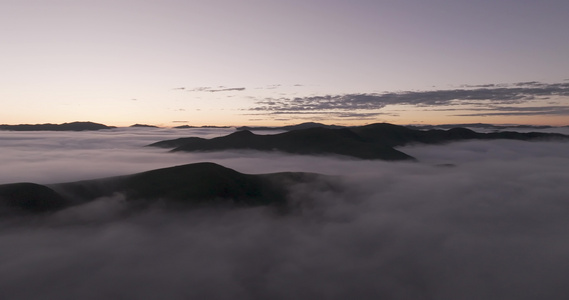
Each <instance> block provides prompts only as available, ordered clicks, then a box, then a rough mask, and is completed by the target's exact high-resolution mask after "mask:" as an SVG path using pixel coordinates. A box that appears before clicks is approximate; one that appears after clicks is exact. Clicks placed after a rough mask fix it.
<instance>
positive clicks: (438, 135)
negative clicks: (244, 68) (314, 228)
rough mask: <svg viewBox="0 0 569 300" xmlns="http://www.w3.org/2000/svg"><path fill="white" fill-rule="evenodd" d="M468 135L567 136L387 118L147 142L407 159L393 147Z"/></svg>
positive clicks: (197, 147)
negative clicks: (419, 125)
mask: <svg viewBox="0 0 569 300" xmlns="http://www.w3.org/2000/svg"><path fill="white" fill-rule="evenodd" d="M473 139H478V140H491V139H511V140H523V141H528V140H561V139H564V140H568V139H569V136H566V135H563V134H557V133H538V132H530V133H518V132H511V131H502V132H493V133H478V132H475V131H472V130H470V129H466V128H452V129H448V130H441V129H431V130H417V129H411V128H408V127H405V126H399V125H393V124H388V123H376V124H370V125H365V126H359V127H350V128H339V129H331V128H323V127H312V128H307V129H298V130H291V131H287V132H283V133H279V134H272V135H256V134H254V133H252V132H250V131H248V130H244V131H238V132H235V133H232V134H229V135H226V136H222V137H216V138H212V139H204V138H198V137H188V138H179V139H174V140H165V141H160V142H156V143H153V144H150V145H148V146H152V147H162V148H171V149H172V150H171V151H189V152H195V151H220V150H230V149H234V150H237V149H241V150H243V149H248V150H259V151H275V150H276V151H282V152H287V153H294V154H307V155H322V154H327V155H330V154H335V155H345V156H351V157H356V158H360V159H381V160H413V159H414V158H413V157H411V156H410V155H407V154H405V153H403V152H401V151H399V150H397V149H394V147H397V146H404V145H408V144H412V143H420V144H441V143H448V142H455V141H464V140H473Z"/></svg>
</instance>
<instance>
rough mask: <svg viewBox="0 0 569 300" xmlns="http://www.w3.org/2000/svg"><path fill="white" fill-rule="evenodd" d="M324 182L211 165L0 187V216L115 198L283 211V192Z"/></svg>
mask: <svg viewBox="0 0 569 300" xmlns="http://www.w3.org/2000/svg"><path fill="white" fill-rule="evenodd" d="M318 178H323V175H318V174H312V173H291V172H284V173H272V174H259V175H251V174H243V173H239V172H237V171H235V170H232V169H229V168H226V167H223V166H220V165H218V164H214V163H195V164H188V165H181V166H175V167H169V168H163V169H157V170H151V171H147V172H142V173H137V174H133V175H126V176H117V177H110V178H103V179H95V180H84V181H78V182H68V183H58V184H49V185H39V184H35V183H14V184H4V185H0V213H2V212H6V211H8V212H9V213H10V214H13V213H14V212H20V213H48V212H55V211H58V210H61V209H64V208H67V207H71V206H75V205H80V204H84V203H88V202H90V201H93V200H95V199H97V198H100V197H106V196H112V195H114V194H116V193H120V194H122V195H124V197H125V199H126V201H127V202H128V203H130V204H133V205H138V206H141V205H142V206H144V205H146V204H151V203H154V202H156V201H162V202H163V203H165V205H166V206H168V205H170V206H175V207H176V208H180V207H195V206H203V205H211V204H222V205H227V204H229V205H232V206H258V205H276V206H279V207H286V204H287V196H288V188H289V186H290V185H292V184H295V183H301V182H310V181H314V180H317V179H318Z"/></svg>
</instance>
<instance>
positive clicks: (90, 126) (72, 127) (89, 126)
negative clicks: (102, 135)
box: [0, 122, 116, 131]
mask: <svg viewBox="0 0 569 300" xmlns="http://www.w3.org/2000/svg"><path fill="white" fill-rule="evenodd" d="M111 128H116V127H114V126H107V125H104V124H99V123H93V122H72V123H63V124H50V123H47V124H19V125H6V124H4V125H0V130H13V131H86V130H101V129H111Z"/></svg>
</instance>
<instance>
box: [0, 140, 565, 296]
mask: <svg viewBox="0 0 569 300" xmlns="http://www.w3.org/2000/svg"><path fill="white" fill-rule="evenodd" d="M169 132H170V131H168V130H158V129H144V130H142V129H136V130H135V129H130V130H115V131H111V132H107V133H108V134H107V135H105V134H103V133H74V134H71V135H69V134H55V133H50V135H48V136H46V135H45V133H44V134H43V135H39V134H37V133H36V135H33V134H32V133H29V134H28V135H8V134H6V133H1V136H0V138H1V139H2V143H3V147H2V148H1V149H0V160H1V163H2V165H3V166H9V169H8V171H4V170H3V171H2V172H1V178H0V181H1V183H8V182H16V181H24V180H25V181H34V182H40V183H45V184H49V183H55V182H65V181H72V180H78V179H89V178H97V177H104V176H114V175H121V174H128V173H134V172H139V171H145V170H150V169H154V168H158V167H166V166H172V165H176V164H184V163H192V162H198V161H212V162H216V163H219V164H221V165H223V166H226V167H229V168H233V169H235V170H237V171H239V172H243V173H270V172H280V171H309V172H317V173H323V174H329V175H340V178H339V182H338V185H337V186H338V187H339V188H338V189H336V190H331V189H328V188H326V186H323V185H321V184H319V182H311V183H307V184H297V185H295V186H293V187H292V188H293V192H292V194H291V201H295V203H297V204H298V207H299V209H298V210H295V211H292V212H291V213H290V214H287V215H282V214H275V212H274V210H272V209H270V208H267V207H254V208H240V209H227V208H219V207H218V208H202V209H197V210H185V211H178V212H176V211H172V210H164V209H162V208H161V207H160V206H156V207H151V208H149V209H146V210H142V211H132V212H131V211H128V206H127V205H126V204H125V201H124V199H123V198H122V196H121V195H120V194H117V195H114V196H111V197H103V198H100V199H98V200H96V201H94V202H91V203H88V204H86V205H83V206H78V207H74V208H73V209H68V210H64V211H60V212H58V213H55V214H51V215H48V216H39V217H37V216H36V217H24V218H17V219H9V218H8V219H4V220H0V294H1V295H2V299H37V298H38V297H41V298H45V299H50V298H51V299H78V298H82V299H101V298H114V299H121V298H122V299H168V298H169V299H313V298H321V299H537V298H542V299H562V298H565V297H566V296H567V295H569V286H567V285H566V278H568V277H569V231H568V230H567V228H569V218H567V216H568V215H569V200H568V195H569V185H567V182H569V172H567V171H568V169H569V151H567V150H568V149H569V144H567V143H558V142H549V143H547V142H539V143H538V142H520V141H501V140H498V141H483V142H465V143H454V144H449V145H444V146H416V147H407V148H405V152H406V153H409V154H411V155H413V156H414V157H416V158H417V159H418V160H419V162H417V163H410V162H405V163H389V162H376V161H373V162H372V161H361V160H352V159H347V158H341V157H333V156H329V157H310V156H294V155H279V154H275V153H271V154H263V153H256V152H247V151H245V152H218V153H205V154H190V153H182V154H178V153H164V152H163V151H157V150H156V149H148V148H142V147H140V145H144V144H147V143H148V142H149V141H150V142H151V140H152V139H156V140H160V139H163V138H164V137H165V136H166V135H168V134H169ZM200 133H203V134H204V135H205V136H209V137H211V136H215V135H216V134H218V133H219V131H205V130H204V131H200V132H197V131H196V132H192V134H193V135H196V134H200ZM158 136H159V137H158ZM157 137H158V138H157ZM9 139H10V140H9ZM450 163H452V164H455V167H448V166H447V167H445V166H437V165H439V164H450Z"/></svg>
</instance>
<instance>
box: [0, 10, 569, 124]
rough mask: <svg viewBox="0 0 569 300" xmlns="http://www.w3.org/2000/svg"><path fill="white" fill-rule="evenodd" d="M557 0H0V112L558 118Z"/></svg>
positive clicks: (260, 118) (411, 119)
mask: <svg viewBox="0 0 569 300" xmlns="http://www.w3.org/2000/svg"><path fill="white" fill-rule="evenodd" d="M567 16H569V2H568V1H566V0H545V1H525V0H522V1H520V0H517V1H514V0H499V1H495V0H494V1H487V0H478V1H466V0H453V1H438V0H429V1H425V0H423V1H419V0H408V1H407V0H399V1H380V0H375V1H365V0H353V1H338V0H329V1H311V0H303V1H299V0H287V1H284V0H282V1H270V0H265V1H248V0H244V1H230V0H214V1H190V0H186V1H182V0H177V1H176V0H161V1H157V0H156V1H154V0H143V1H135V0H113V1H107V0H97V1H91V0H0V33H1V36H2V46H1V47H0V62H1V68H0V76H1V79H2V80H1V81H0V82H1V83H0V101H1V110H0V123H5V124H17V123H44V122H52V123H62V122H71V121H77V120H81V121H94V122H101V123H105V124H108V125H117V126H127V125H131V124H134V123H147V124H155V125H161V126H175V125H184V124H188V125H277V124H281V125H284V124H291V123H299V122H304V121H319V122H324V123H336V124H364V123H372V122H383V121H386V122H391V123H397V124H410V123H431V124H438V123H471V122H485V123H524V124H552V125H569V121H567V120H569V118H568V116H569V18H567Z"/></svg>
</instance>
